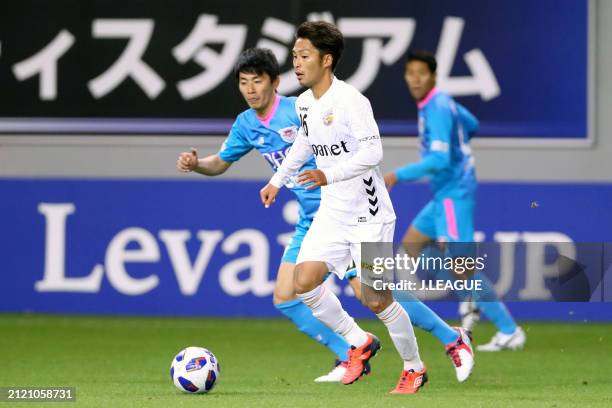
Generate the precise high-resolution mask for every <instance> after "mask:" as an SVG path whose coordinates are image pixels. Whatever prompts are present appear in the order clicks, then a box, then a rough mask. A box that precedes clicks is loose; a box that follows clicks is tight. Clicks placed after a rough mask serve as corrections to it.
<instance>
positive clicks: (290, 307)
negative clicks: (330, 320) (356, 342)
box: [274, 299, 351, 361]
mask: <svg viewBox="0 0 612 408" xmlns="http://www.w3.org/2000/svg"><path fill="white" fill-rule="evenodd" d="M274 307H276V308H277V309H278V311H279V312H281V313H282V314H284V315H285V316H287V318H289V320H291V321H292V322H293V324H295V325H296V326H297V328H298V329H299V330H300V331H301V332H302V333H304V334H306V335H308V337H310V338H311V339H314V340H316V341H317V342H319V343H321V344H323V345H324V346H326V347H327V348H328V349H330V350H331V351H332V352H333V353H334V354H336V356H338V359H339V360H341V361H347V360H348V349H349V348H350V347H351V346H350V344H348V343H347V342H346V340H344V338H343V337H342V336H340V335H339V334H337V333H335V332H334V331H333V330H332V329H330V328H329V327H327V326H326V325H324V324H323V323H321V322H320V321H319V320H318V319H317V318H316V317H314V316H313V315H312V311H311V310H310V309H309V308H308V306H306V305H305V304H304V303H303V302H302V301H301V300H299V299H295V300H290V301H289V302H285V303H279V304H277V305H274Z"/></svg>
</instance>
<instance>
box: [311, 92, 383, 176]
mask: <svg viewBox="0 0 612 408" xmlns="http://www.w3.org/2000/svg"><path fill="white" fill-rule="evenodd" d="M349 109H350V110H348V111H347V119H348V121H349V127H350V131H351V134H352V136H353V137H354V138H355V139H357V151H356V152H355V154H354V155H353V156H351V157H350V158H348V159H346V160H344V161H341V162H340V163H338V164H336V165H335V166H332V167H329V168H327V169H324V170H322V172H323V174H324V175H325V178H326V181H327V184H332V183H337V182H339V181H343V180H349V179H352V178H355V177H357V176H360V175H362V174H364V173H365V172H367V171H368V170H370V169H372V168H374V167H376V166H378V165H379V164H380V163H381V162H382V159H383V148H382V143H381V141H380V133H379V131H378V125H377V124H376V121H375V120H374V113H373V112H372V106H371V105H370V101H368V99H367V98H365V97H363V96H362V97H360V98H356V99H355V100H354V103H353V105H352V106H350V107H349Z"/></svg>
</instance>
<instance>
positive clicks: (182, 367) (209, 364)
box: [170, 347, 220, 394]
mask: <svg viewBox="0 0 612 408" xmlns="http://www.w3.org/2000/svg"><path fill="white" fill-rule="evenodd" d="M219 372H220V367H219V361H218V360H217V358H216V357H215V355H214V354H213V353H212V352H211V351H209V350H207V349H205V348H202V347H187V348H186V349H184V350H181V351H180V352H179V353H178V354H177V355H176V356H175V357H174V359H173V360H172V365H171V366H170V376H171V377H172V381H173V382H174V385H175V386H176V388H178V389H179V390H181V391H183V392H186V393H188V394H204V393H206V392H209V391H210V390H212V389H213V387H214V386H215V384H216V383H217V381H218V380H219Z"/></svg>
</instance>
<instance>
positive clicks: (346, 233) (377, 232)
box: [297, 212, 395, 279]
mask: <svg viewBox="0 0 612 408" xmlns="http://www.w3.org/2000/svg"><path fill="white" fill-rule="evenodd" d="M394 230H395V221H392V222H388V223H385V224H362V225H346V224H341V223H339V222H338V221H336V220H334V219H331V218H329V217H327V216H325V215H323V214H321V212H319V213H318V214H317V215H316V216H315V218H314V220H313V222H312V225H311V226H310V228H309V229H308V232H307V233H306V236H305V237H304V241H303V242H302V247H301V248H300V253H299V255H298V257H297V264H300V263H302V262H307V261H318V262H325V263H326V264H327V267H328V268H329V271H330V272H333V273H335V274H336V276H338V278H340V279H344V274H345V273H346V270H347V268H348V267H349V265H350V264H351V262H352V261H355V266H356V267H357V276H361V243H362V242H393V233H394Z"/></svg>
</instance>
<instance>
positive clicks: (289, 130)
mask: <svg viewBox="0 0 612 408" xmlns="http://www.w3.org/2000/svg"><path fill="white" fill-rule="evenodd" d="M278 134H279V135H280V137H281V139H283V140H284V141H285V142H287V143H293V142H294V141H295V138H296V137H297V134H298V127H297V126H290V127H286V128H283V129H279V130H278Z"/></svg>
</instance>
